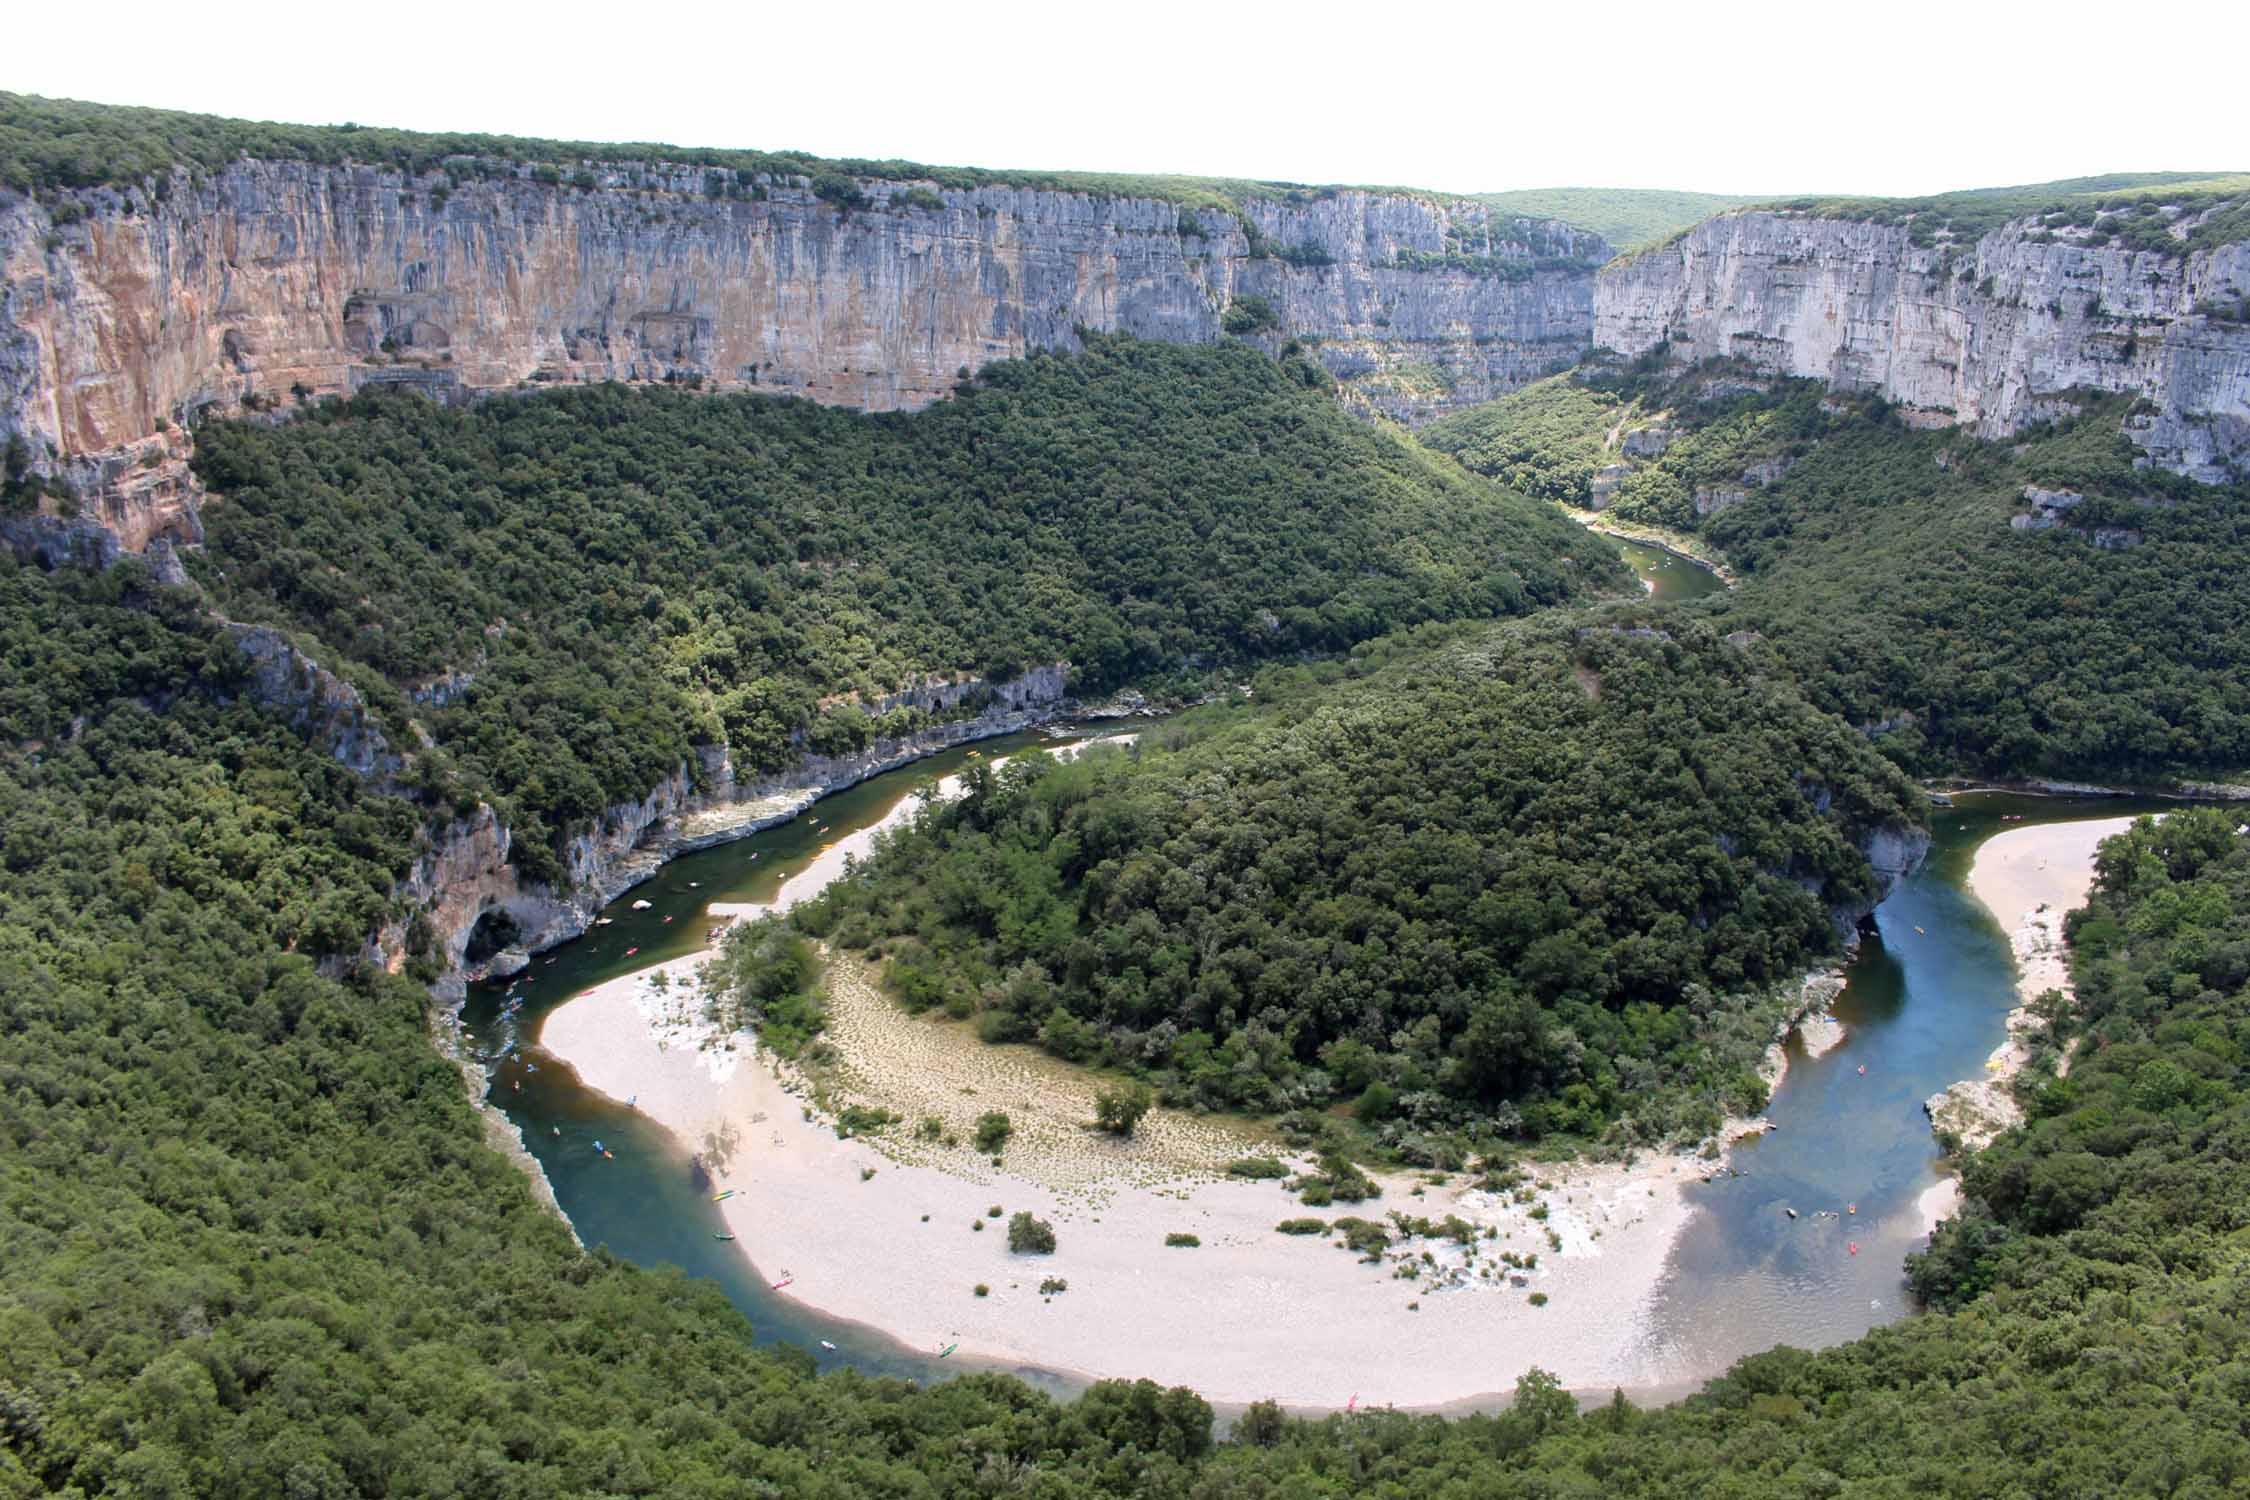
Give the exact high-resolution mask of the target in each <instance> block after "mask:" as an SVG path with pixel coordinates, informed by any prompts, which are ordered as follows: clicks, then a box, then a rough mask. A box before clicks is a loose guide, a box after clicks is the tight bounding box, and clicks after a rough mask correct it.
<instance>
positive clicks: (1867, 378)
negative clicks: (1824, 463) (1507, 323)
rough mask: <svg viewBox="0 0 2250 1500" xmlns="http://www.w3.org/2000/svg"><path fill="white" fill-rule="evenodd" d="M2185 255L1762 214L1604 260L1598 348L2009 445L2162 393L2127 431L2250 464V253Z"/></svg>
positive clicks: (2168, 447)
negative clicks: (1696, 366)
mask: <svg viewBox="0 0 2250 1500" xmlns="http://www.w3.org/2000/svg"><path fill="white" fill-rule="evenodd" d="M2195 223H2196V220H2195V219H2194V218H2193V217H2192V216H2182V217H2180V218H2179V219H2178V220H2177V221H2176V222H2174V223H2173V225H2172V233H2173V234H2174V235H2175V236H2176V237H2178V238H2179V239H2180V240H2181V241H2182V250H2181V252H2180V253H2177V254H2161V253H2157V252H2153V251H2145V250H2143V251H2136V250H2130V249H2126V248H2122V247H2120V246H2117V245H2113V244H2104V245H2095V244H2091V243H2088V240H2089V239H2090V237H2091V236H2092V235H2093V234H2094V233H2095V231H2094V230H2091V229H2086V228H2069V227H2062V228H2051V229H2050V228H2043V227H2041V225H2040V224H2039V223H2038V222H2037V221H2036V220H2032V219H2025V220H2018V221H2015V222H2013V223H2009V224H2006V225H2003V226H2002V227H2000V228H1999V229H1996V230H1993V231H1992V232H1990V233H1988V234H1986V235H1984V236H1983V237H1982V238H1979V239H1976V240H1974V241H1969V242H1964V243H1959V244H1951V245H1948V244H1939V245H1935V246H1928V247H1922V246H1916V245H1915V244H1914V243H1913V240H1912V237H1911V235H1910V233H1909V231H1908V230H1907V229H1906V228H1905V227H1903V226H1897V225H1883V224H1874V223H1865V222H1858V221H1848V220H1841V219H1823V218H1816V217H1810V216H1804V215H1798V214H1791V213H1776V212H1764V211H1746V212H1740V213H1730V214H1723V215H1720V216H1719V217H1717V218H1714V219H1709V220H1706V221H1705V222H1704V223H1702V224H1699V225H1697V226H1696V227H1695V228H1693V229H1691V230H1689V231H1687V233H1685V234H1683V235H1681V236H1680V237H1679V238H1677V239H1676V240H1674V241H1672V242H1671V243H1669V244H1667V245H1664V246H1661V247H1659V248H1657V249H1653V250H1650V251H1647V252H1645V253H1643V254H1641V255H1639V256H1637V257H1635V258H1634V259H1632V260H1631V261H1629V262H1626V263H1623V264H1613V265H1611V266H1608V267H1605V268H1604V269H1603V271H1602V272H1601V274H1600V276H1599V278H1598V279H1597V283H1596V287H1595V293H1594V342H1595V344H1596V345H1597V346H1599V347H1602V348H1605V349H1610V350H1614V351H1615V352H1617V353H1619V354H1622V355H1625V356H1627V357H1638V356H1641V355H1645V354H1648V353H1649V352H1651V351H1652V350H1656V349H1658V348H1660V347H1662V348H1663V349H1664V350H1665V353H1666V356H1667V358H1669V359H1670V360H1671V361H1673V362H1675V363H1683V364H1684V363H1693V362H1696V361H1700V360H1706V359H1715V358H1722V357H1724V358H1733V359H1737V360H1740V361H1742V362H1743V363H1744V364H1745V365H1747V366H1748V367H1750V368H1751V369H1753V370H1757V371H1762V372H1765V373H1770V374H1779V375H1797V376H1811V377H1815V378H1818V379H1822V380H1826V381H1828V382H1830V383H1831V384H1833V385H1836V386H1838V387H1842V388H1845V389H1852V390H1874V391H1880V392H1881V393H1882V394H1883V395H1885V396H1886V397H1888V398H1890V399H1891V400H1894V401H1897V402H1899V403H1901V404H1902V405H1904V406H1907V407H1910V408H1912V409H1913V411H1912V412H1910V413H1909V415H1910V416H1915V417H1920V418H1922V419H1926V420H1931V421H1949V422H1961V423H1968V424H1973V425H1974V426H1975V428H1976V429H1977V431H1978V432H1979V433H1980V434H1982V435H1984V436H1986V437H2004V436H2007V435H2009V434H2012V433H2014V432H2016V431H2019V430H2020V429H2022V428H2023V427H2024V426H2026V425H2027V424H2031V423H2035V422H2038V421H2041V420H2045V419H2048V418H2051V417H2052V416H2054V415H2055V414H2056V413H2057V412H2058V411H2059V410H2061V409H2062V408H2061V407H2060V406H2059V405H2058V403H2061V402H2066V401H2067V400H2068V398H2069V393H2070V392H2072V391H2073V390H2079V389H2092V390H2097V391H2127V392H2132V393H2135V394H2138V395H2140V396H2143V397H2145V398H2146V403H2145V404H2144V405H2142V406H2141V407H2140V408H2139V409H2138V410H2137V411H2136V413H2135V415H2134V416H2133V417H2131V418H2129V419H2128V421H2127V424H2126V432H2127V435H2128V436H2130V437H2131V438H2132V439H2133V441H2134V442H2136V443H2137V444H2139V445H2140V446H2141V447H2142V448H2143V449H2144V450H2146V452H2147V454H2148V457H2149V459H2150V461H2151V462H2152V463H2155V464H2158V465H2161V466H2163V467H2165V468H2168V469H2173V470H2176V471H2179V472H2182V473H2187V474H2192V475H2194V476H2196V477H2197V478H2199V479H2204V480H2220V479H2224V478H2225V477H2226V476H2227V471H2228V469H2229V467H2230V466H2235V467H2250V321H2245V318H2246V316H2250V245H2245V244H2239V243H2238V244H2232V245H2224V246H2220V247H2219V248H2217V249H2212V250H2204V251H2195V252H2192V253H2190V252H2188V251H2186V249H2185V243H2184V242H2185V237H2186V235H2187V234H2188V233H2190V232H2191V231H2192V230H2193V228H2194V227H2195Z"/></svg>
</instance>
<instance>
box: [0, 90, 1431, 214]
mask: <svg viewBox="0 0 2250 1500" xmlns="http://www.w3.org/2000/svg"><path fill="white" fill-rule="evenodd" d="M245 156H253V157H257V158H260V159H262V160H266V161H304V162H313V163H316V164H319V165H322V166H337V165H342V164H344V163H353V164H357V165H361V166H372V167H388V168H391V169H394V170H397V171H403V172H410V173H424V172H439V171H442V172H445V173H447V174H449V175H451V176H453V177H455V178H473V177H482V176H490V175H494V174H496V173H501V172H511V171H515V170H518V169H520V168H529V169H531V170H532V171H533V172H534V173H538V174H541V175H542V176H543V177H544V178H545V180H548V181H552V182H562V181H565V180H570V181H574V182H578V185H580V186H585V187H591V186H593V183H592V181H590V180H587V181H579V180H578V172H579V171H580V169H582V168H586V167H603V168H620V167H623V168H632V167H640V166H651V165H655V164H660V163H661V164H667V165H679V166H688V167H701V168H705V169H706V170H707V173H708V175H707V177H706V180H705V189H704V190H705V192H707V193H708V194H710V195H711V196H713V197H756V196H762V195H763V193H764V191H765V188H764V185H763V183H762V181H761V179H769V180H770V179H773V178H792V177H803V178H809V179H811V181H812V183H813V186H814V188H815V190H816V191H821V192H822V193H823V195H824V196H828V197H833V198H836V199H838V200H840V201H844V202H852V201H855V200H856V198H857V196H858V194H857V190H856V189H855V188H854V186H853V184H854V182H855V181H876V182H908V183H925V182H927V183H935V184H937V185H938V186H939V187H941V188H958V189H964V190H965V189H973V188H981V187H1012V188H1031V189H1034V190H1037V191H1041V192H1058V193H1086V194H1090V195H1092V196H1094V197H1097V198H1156V199H1161V200H1165V201H1168V202H1172V203H1178V204H1180V205H1182V206H1183V207H1188V208H1200V209H1205V210H1216V211H1217V212H1220V213H1226V214H1238V213H1239V210H1240V207H1241V205H1242V204H1243V203H1244V202H1245V201H1247V200H1249V199H1252V198H1264V199H1273V200H1277V201H1280V202H1284V203H1298V202H1306V201H1310V200H1313V199H1316V198H1322V197H1333V196H1334V195H1335V194H1336V192H1337V191H1338V189H1337V188H1335V187H1308V186H1305V185H1303V184H1300V183H1293V182H1261V181H1255V180H1251V179H1247V178H1236V177H1191V176H1185V175H1181V174H1177V173H1148V172H1051V171H1032V170H1007V169H992V168H985V167H936V166H928V165H925V164H923V163H921V162H912V161H899V160H896V159H884V160H867V159H863V158H858V157H849V158H843V157H819V156H815V155H813V154H812V153H811V152H809V151H758V150H747V149H737V148H727V147H710V146H666V145H661V144H657V143H655V142H649V141H626V142H617V141H547V140H534V139H529V138H526V137H523V136H512V135H486V134H481V133H475V132H463V131H418V130H391V129H383V128H379V127H375V126H366V125H356V124H346V125H286V124H278V123H275V122H272V121H265V120H236V119H229V118H227V117H225V116H223V115H199V114H189V113H185V112H183V111H180V110H171V109H140V108H134V107H130V106H125V105H115V104H91V103H87V102H85V101H83V100H77V99H48V98H44V97H42V96H40V95H37V94H11V93H6V92H0V188H6V189H13V190H14V191H16V192H20V193H30V192H40V193H52V192H55V191H57V190H60V189H70V188H88V187H105V186H106V187H130V186H138V185H141V184H143V183H148V182H151V181H160V180H161V179H162V178H163V176H164V175H165V174H168V173H169V172H170V171H171V170H172V169H173V168H174V167H176V166H178V167H186V168H188V169H189V170H190V171H193V172H198V173H211V172H216V171H219V170H220V169H222V168H224V167H226V166H228V165H229V164H231V163H233V162H235V161H237V160H239V159H241V158H242V157H245ZM1370 191H1375V192H1391V193H1402V194H1409V195H1412V196H1416V197H1430V196H1434V195H1432V194H1428V193H1422V192H1419V191H1417V190H1416V189H1412V188H1375V189H1370ZM1183 232H1185V231H1183Z"/></svg>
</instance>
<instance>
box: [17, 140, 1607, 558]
mask: <svg viewBox="0 0 2250 1500" xmlns="http://www.w3.org/2000/svg"><path fill="white" fill-rule="evenodd" d="M457 165H458V168H459V170H457V171H450V172H435V173H430V174H427V175H424V176H408V175H403V174H401V173H399V172H395V171H387V170H380V169H376V168H372V167H323V166H316V165H312V164H308V163H302V162H278V161H276V162H266V161H249V160H245V161H241V162H238V163H236V164H235V165H233V166H231V167H229V168H227V169H226V170H224V171H222V172H218V173H216V174H213V175H210V176H208V177H203V178H191V176H190V175H189V174H188V173H186V172H185V171H179V172H175V173H174V174H173V175H172V176H171V177H170V178H169V179H168V180H166V181H164V182H161V183H158V184H154V186H155V187H157V188H160V189H161V191H156V192H151V191H144V190H141V189H137V188H136V189H127V190H124V191H118V190H114V189H107V188H104V189H96V190H88V191H86V192H84V193H81V194H78V195H76V196H75V197H73V198H71V199H69V200H68V201H67V204H66V205H65V206H66V207H67V210H68V211H67V212H64V213H61V214H57V213H55V212H52V211H51V210H50V207H49V206H46V205H43V204H41V203H39V202H36V201H33V200H31V199H27V198H21V197H9V196H6V195H0V441H5V440H6V439H7V438H10V437H20V438H21V439H22V440H23V442H24V444H25V446H26V448H27V449H28V451H29V454H30V457H31V459H32V462H33V466H34V467H35V468H36V469H37V470H38V471H39V472H41V473H45V474H49V475H52V476H55V477H58V478H61V477H67V478H68V479H69V480H70V481H71V482H72V484H73V486H74V487H75V489H76V490H77V492H78V494H79V495H80V496H81V497H82V498H83V499H84V500H85V501H86V502H87V503H88V504H89V505H91V506H92V507H93V508H94V509H95V510H97V511H98V512H99V513H100V518H101V519H102V520H103V523H104V524H105V525H106V526H107V527H108V528H109V529H111V530H112V531H114V532H115V533H116V534H118V536H119V538H120V542H121V544H122V545H123V546H124V547H125V548H126V549H127V550H139V549H140V548H141V547H142V546H143V545H145V543H146V541H147V540H148V539H149V538H151V537H154V536H167V535H168V536H172V537H173V538H174V539H176V540H183V541H192V540H193V539H194V538H193V535H192V528H193V499H194V497H193V495H192V494H191V493H190V491H189V489H188V481H187V479H186V471H185V465H184V462H183V459H184V456H185V454H186V451H187V445H186V443H185V441H184V440H183V438H182V437H181V435H180V431H179V429H181V428H182V427H186V426H190V425H192V423H193V422H194V421H195V420H196V419H198V418H199V417H201V416H203V415H206V414H212V413H218V414H226V413H233V412H238V411H241V410H243V409H244V408H245V407H248V408H252V409H273V408H282V409H286V408H287V407H289V406H290V405H292V404H293V403H295V402H298V401H301V400H306V399H312V398H317V397H320V396H327V395H335V394H348V393H350V392H353V391H356V390H358V389H360V388H361V387H363V386H366V385H370V384H378V383H384V384H401V385H407V386H411V387H414V388H416V389H420V390H424V391H427V392H429V393H430V394H432V395H435V396H438V397H440V398H446V399H457V398H461V397H465V396H466V395H468V394H471V393H475V392H483V391H493V390H503V389H511V388H514V387H518V386H522V385H525V384H534V385H536V384H540V383H545V382H555V381H579V380H630V381H663V380H693V381H696V382H699V383H701V384H702V385H703V386H705V387H706V388H720V389H756V390H761V391H773V392H777V393H783V394H792V395H801V396H809V397H811V398H813V399H815V400H819V401H824V402H833V403H839V404H844V405H850V406H857V407H863V408H866V409H869V410H888V409H893V408H902V407H915V406H920V405H923V404H925V403H927V402H929V401H931V400H933V399H936V398H937V397H939V396H941V395H943V394H944V393H945V392H946V391H947V390H949V389H950V388H951V386H952V384H953V383H954V381H955V379H956V375H957V372H958V371H960V370H961V369H963V368H969V369H975V368H977V367H980V366H982V365H984V364H986V363H988V362H990V361H992V360H996V359H1004V358H1008V357H1012V356H1016V355H1021V354H1023V353H1025V352H1027V351H1030V350H1038V349H1055V348H1069V347H1071V346H1072V345H1073V344H1074V343H1075V341H1076V330H1077V329H1079V328H1082V327H1083V328H1091V329H1097V330H1103V331H1111V330H1122V331H1125V332H1129V333H1133V334H1137V335H1140V336H1143V337H1147V338H1155V339H1168V340H1185V341H1195V340H1210V339H1215V338H1218V337H1220V336H1221V335H1222V332H1223V330H1224V325H1225V320H1226V315H1227V312H1228V309H1229V307H1230V306H1231V305H1234V304H1235V303H1237V301H1238V299H1243V298H1258V299H1262V301H1263V303H1264V304H1265V306H1264V307H1263V308H1261V307H1259V306H1258V304H1257V303H1245V304H1243V305H1242V307H1241V308H1239V309H1238V312H1237V317H1236V324H1237V327H1238V329H1240V328H1247V329H1248V331H1250V332H1251V333H1252V334H1253V335H1254V336H1259V337H1263V338H1267V339H1270V340H1272V341H1276V342H1278V341H1279V340H1280V339H1282V338H1286V337H1295V338H1299V339H1302V340H1304V341H1305V342H1306V343H1307V344H1308V345H1311V346H1312V347H1314V348H1315V350H1316V351H1317V352H1318V354H1319V355H1320V357H1321V358H1323V359H1324V360H1326V361H1327V363H1328V364H1329V366H1330V368H1331V369H1332V370H1334V371H1335V372H1336V373H1337V374H1338V376H1339V377H1340V378H1341V379H1342V380H1343V381H1344V382H1345V386H1346V390H1347V393H1348V398H1349V399H1352V400H1355V401H1357V402H1359V403H1361V404H1363V405H1365V406H1367V407H1370V408H1373V409H1376V410H1380V411H1383V412H1386V413H1389V414H1391V415H1394V416H1399V417H1403V418H1407V419H1419V418H1422V417H1426V416H1430V415H1434V414H1436V413H1437V412H1439V411H1441V410H1444V409H1446V408H1448V407H1450V406H1453V405H1458V404H1466V403H1471V402H1476V401H1482V400H1486V399H1489V398H1490V397H1492V396H1494V395H1497V394H1500V393H1501V392H1504V391H1506V390H1509V389H1512V388H1513V387H1514V386H1516V385H1520V384H1522V383H1523V382H1525V381H1526V380H1529V379H1532V378H1535V377H1537V376H1539V375H1542V374H1546V373H1550V372H1552V371H1554V370H1556V369H1559V368H1562V367H1564V366H1566V365H1568V364H1569V363H1571V362H1572V361H1573V360H1575V359H1576V358H1577V357H1578V355H1579V354H1580V353H1581V352H1582V351H1583V350H1584V348H1585V347H1586V344H1587V341H1588V338H1589V335H1590V334H1591V331H1592V327H1593V296H1592V274H1591V271H1590V269H1589V267H1590V266H1591V265H1592V264H1593V263H1595V262H1597V261H1599V260H1600V259H1602V258H1604V257H1606V255H1607V254H1608V248H1607V247H1606V246H1605V245H1603V244H1602V242H1601V241H1600V240H1599V239H1598V238H1596V237H1595V236H1592V235H1590V234H1586V233H1584V232H1582V231H1579V230H1576V229H1572V228H1570V227H1568V226H1566V225H1562V224H1559V223H1555V222H1552V221H1546V220H1523V219H1516V218H1512V217H1509V216H1506V215H1503V214H1499V213H1496V212H1494V211H1492V210H1489V209H1487V208H1485V207H1483V206H1482V205H1479V204H1475V203H1471V202H1452V203H1445V202H1439V201H1435V200H1432V199H1427V198H1422V197H1414V196H1404V195H1383V194H1373V193H1365V192H1357V191H1327V190H1322V191H1319V192H1293V193H1291V194H1289V195H1288V200H1287V201H1285V200H1283V199H1280V198H1277V199H1274V200H1272V201H1258V200H1254V201H1252V202H1250V203H1248V204H1247V205H1245V206H1244V207H1243V209H1242V212H1241V214H1240V217H1239V218H1238V217H1236V216H1233V215H1229V214H1225V213H1220V212H1217V211H1212V210H1205V211H1203V212H1201V213H1199V214H1198V213H1192V212H1183V210H1182V209H1181V208H1180V207H1179V206H1178V205H1176V204H1174V203H1171V202H1166V201H1160V200H1155V199H1143V198H1124V197H1108V198H1104V197H1095V196H1091V195H1087V194H1079V193H1061V192H1048V191H1035V190H1031V189H1019V188H1007V187H981V188H975V189H960V190H943V191H940V190H938V189H937V188H936V187H935V186H934V185H930V184H911V183H901V182H878V181H868V182H863V183H860V184H859V185H858V192H859V195H860V200H861V201H859V202H857V203H850V202H839V201H835V200H836V199H837V198H838V196H839V195H837V194H835V193H833V192H831V193H830V195H829V197H827V198H823V197H822V196H820V195H818V194H816V193H815V192H814V191H813V188H812V185H811V183H810V182H809V181H808V180H807V179H804V178H793V177H760V178H759V179H758V180H757V181H756V182H755V183H750V184H739V183H734V182H732V181H731V180H719V179H717V178H715V177H714V176H712V175H710V174H706V173H705V172H703V171H702V170H700V169H696V168H688V167H672V166H664V165H649V166H640V167H620V166H615V165H611V166H604V167H601V168H600V169H599V170H598V171H596V170H589V171H588V172H585V173H578V174H570V175H571V177H572V178H573V179H574V180H543V179H553V178H555V177H556V176H557V174H555V173H552V172H542V171H540V170H538V169H534V168H531V167H526V166H513V165H508V164H501V163H486V162H479V161H469V160H467V159H463V160H462V161H461V162H460V163H458V164H457ZM59 220H67V221H68V222H59ZM1269 310H1270V314H1271V316H1270V318H1269V317H1268V316H1267V313H1268V311H1269ZM1253 314H1255V315H1254V316H1253Z"/></svg>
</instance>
